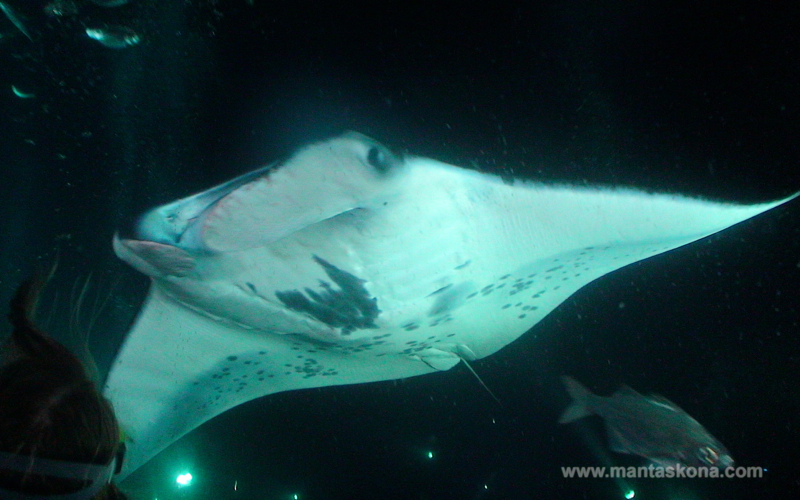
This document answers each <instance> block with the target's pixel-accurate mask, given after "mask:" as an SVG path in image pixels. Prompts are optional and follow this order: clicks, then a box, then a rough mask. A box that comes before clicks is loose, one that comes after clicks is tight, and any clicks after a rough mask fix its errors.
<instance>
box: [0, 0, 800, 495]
mask: <svg viewBox="0 0 800 500" xmlns="http://www.w3.org/2000/svg"><path fill="white" fill-rule="evenodd" d="M5 3H7V4H8V5H11V6H12V7H13V8H15V9H16V10H17V11H18V12H19V14H20V16H22V17H23V19H24V21H25V23H26V26H27V27H28V30H29V31H30V32H31V35H32V38H33V41H31V40H28V39H27V38H26V37H25V36H23V35H22V34H21V33H19V32H18V31H16V29H15V28H14V27H13V25H12V24H11V23H10V22H8V21H7V20H6V19H4V18H0V34H2V35H3V36H2V37H0V123H2V134H0V158H2V160H1V163H0V164H1V165H2V167H0V299H2V301H3V303H5V302H6V301H7V299H8V298H9V297H10V294H11V293H12V291H13V288H14V287H15V286H16V284H17V283H18V282H19V281H20V280H21V279H22V278H23V277H24V276H26V275H28V274H29V273H30V272H32V271H33V270H35V269H36V268H37V267H47V266H49V265H50V264H51V263H52V262H53V261H54V259H55V258H56V255H59V261H60V264H59V270H58V273H57V275H56V277H55V279H54V282H53V286H52V287H51V288H50V293H49V294H48V297H47V300H45V307H44V309H45V310H44V311H43V313H44V314H43V316H45V320H46V322H47V325H48V326H49V328H50V329H51V330H52V331H53V332H54V334H55V335H58V336H59V337H61V338H67V337H68V335H69V328H67V325H68V323H69V310H70V308H71V307H72V306H73V305H74V303H75V301H76V300H77V299H76V293H74V292H72V290H73V288H74V286H75V283H76V282H77V283H79V286H80V283H81V282H82V280H85V279H86V277H87V276H89V275H90V273H91V283H92V288H91V290H92V291H93V292H91V291H90V293H89V294H88V296H89V300H88V302H87V303H89V304H91V303H93V301H94V300H95V298H99V300H100V301H103V300H104V299H105V298H108V300H107V302H106V304H105V307H104V308H103V310H102V313H101V314H100V316H99V317H98V319H97V321H96V323H95V325H94V328H93V331H92V338H91V345H92V349H93V351H94V353H95V355H96V357H97V359H98V365H99V367H100V370H101V372H103V371H104V370H106V369H107V367H108V366H109V364H110V363H111V360H112V357H113V353H114V351H115V349H116V348H117V347H118V345H119V343H120V342H121V340H122V338H123V337H124V333H125V331H126V329H127V327H128V325H129V323H130V322H131V321H132V318H133V316H134V314H135V312H136V310H137V309H138V307H139V304H140V302H141V300H142V299H143V297H144V293H145V290H146V286H147V282H146V280H145V279H144V278H143V277H142V276H139V275H137V274H136V273H135V272H133V271H132V270H130V269H128V268H127V267H126V266H124V265H123V264H121V263H120V262H118V261H117V260H116V258H115V257H114V255H113V252H112V251H111V245H110V241H111V237H112V235H113V232H114V231H115V229H116V228H118V227H121V226H123V225H124V224H125V223H127V222H129V221H130V220H131V217H133V216H134V215H135V214H136V213H138V212H139V211H141V210H142V209H144V208H147V207H151V206H154V205H156V204H159V203H163V202H166V201H170V200H172V199H175V198H177V197H180V196H184V195H187V194H190V193H192V192H196V191H200V190H203V189H206V188H208V187H210V186H212V185H213V184H215V183H217V182H220V181H223V180H227V179H229V178H231V177H233V176H235V175H237V174H240V173H243V172H245V171H248V170H250V169H253V168H254V167H257V166H261V165H263V164H266V163H269V162H270V161H272V160H274V159H275V158H277V157H279V156H280V155H281V154H284V153H286V152H289V151H291V150H293V149H295V148H296V147H298V146H299V145H301V144H303V143H305V142H308V141H311V140H314V139H318V138H321V137H325V136H327V135H328V134H332V133H337V132H340V131H342V130H347V129H352V130H357V131H360V132H362V133H364V134H367V135H370V136H372V137H374V138H376V139H378V140H380V141H382V142H384V143H385V144H387V145H389V146H390V147H393V148H395V149H397V150H398V151H402V152H406V151H407V152H412V153H415V154H419V155H423V156H429V157H433V158H436V159H439V160H442V161H446V162H449V163H453V164H456V165H461V166H467V167H473V168H477V169H480V170H483V171H487V172H496V173H502V174H504V175H509V174H510V175H514V176H516V177H520V178H530V179H543V180H548V181H561V182H569V183H576V184H585V183H589V184H605V185H624V186H633V187H639V188H644V189H650V190H658V191H667V192H680V193H685V194H693V195H699V196H705V197H711V198H715V199H724V200H730V201H741V202H745V201H764V200H769V199H775V198H778V197H782V196H786V195H788V194H790V193H792V192H795V191H798V190H800V170H799V169H798V167H799V166H800V165H799V160H800V6H799V5H798V4H797V2H792V1H780V0H775V1H769V2H736V1H733V2H731V1H727V2H723V1H717V2H714V1H680V0H679V1H673V2H650V1H645V2H625V1H611V0H599V1H588V0H587V1H555V2H550V3H547V4H544V3H541V4H540V3H537V2H500V3H496V4H495V3H493V4H491V6H490V4H489V3H487V2H478V3H473V2H464V1H462V2H449V3H448V2H409V1H404V2H397V1H384V2H373V3H372V5H371V6H369V5H358V6H356V5H351V4H348V3H341V2H304V1H298V2H291V3H290V2H268V1H264V0H255V1H254V2H253V5H250V4H249V3H248V2H246V1H245V0H226V1H222V0H220V1H200V0H187V1H185V2H184V1H178V0H175V1H166V0H134V1H132V2H131V3H130V4H129V5H126V6H123V7H120V8H116V9H103V8H101V7H97V6H94V5H92V4H89V3H79V4H77V5H78V7H79V11H78V13H77V14H76V15H74V16H67V17H57V18H49V17H47V16H46V15H45V14H44V13H43V10H42V9H43V7H44V5H45V3H46V2H39V1H35V0H17V1H12V0H9V1H7V2H5ZM106 24H118V25H124V26H127V27H130V28H132V29H134V30H136V31H137V32H138V33H140V35H141V37H142V42H141V43H140V44H139V45H137V46H134V47H130V48H128V49H124V50H112V49H109V48H106V47H103V46H101V45H100V44H98V43H97V42H96V41H93V40H91V39H89V38H88V37H87V36H86V35H85V33H84V32H83V30H84V28H85V27H86V26H90V27H96V26H103V25H106ZM11 85H15V86H16V87H17V88H19V89H20V90H22V91H24V92H29V93H34V94H36V98H33V99H21V98H18V97H16V96H14V94H13V93H12V91H11ZM799 210H800V209H798V202H794V203H791V204H789V205H787V206H785V207H781V208H778V209H776V210H773V211H772V212H770V213H768V214H766V215H763V216H760V217H758V218H757V219H755V220H752V221H750V222H747V223H745V224H742V225H740V226H737V227H735V228H732V229H730V230H728V231H725V232H724V233H722V234H720V235H716V236H713V237H711V238H708V239H706V240H703V241H701V242H699V243H696V244H694V245H692V246H689V247H687V248H683V249H680V250H678V251H675V252H672V253H670V254H668V255H663V256H659V257H657V258H655V259H652V260H651V261H647V262H642V263H638V264H635V265H632V266H629V267H627V268H625V269H623V270H621V271H618V272H616V273H614V274H613V275H610V276H607V277H605V278H603V279H601V280H598V281H597V282H595V283H592V284H591V285H590V286H588V287H586V288H585V289H583V290H582V291H581V292H580V293H578V294H576V295H575V296H574V297H573V298H571V299H570V300H568V301H567V302H565V303H564V304H563V305H562V306H561V307H559V308H558V309H557V310H556V311H555V312H553V313H552V314H551V315H550V316H549V317H547V318H546V319H545V321H543V322H542V323H540V324H539V325H537V326H536V327H535V328H534V329H533V330H532V331H531V332H529V333H527V334H526V335H524V336H523V337H522V338H521V339H520V340H518V341H517V342H516V343H514V344H512V345H511V346H509V347H507V348H506V349H504V350H502V351H501V352H500V353H498V354H495V355H493V356H491V357H489V358H487V359H484V360H481V361H479V362H476V363H474V368H475V369H476V371H477V372H478V373H479V374H480V375H481V377H482V378H483V379H484V380H485V382H486V383H487V384H488V385H489V387H491V388H492V389H493V391H494V392H495V393H496V394H497V395H498V396H499V397H500V399H501V400H502V401H503V405H504V407H500V406H498V405H497V403H495V402H494V401H493V400H492V399H491V397H489V396H488V394H487V393H486V392H485V391H484V390H483V389H482V388H481V387H480V385H479V384H478V383H477V382H476V380H475V379H474V377H473V376H472V375H471V374H470V373H469V372H468V371H467V370H466V368H464V367H463V366H458V367H456V368H454V369H453V370H451V371H449V372H446V373H441V374H436V375H429V376H425V377H420V378H415V379H408V380H401V381H397V382H385V383H376V384H365V385H358V386H348V387H332V388H325V389H318V390H307V391H296V392H291V393H283V394H276V395H273V396H270V397H266V398H262V399H260V400H257V401H255V402H252V403H248V404H246V405H243V406H241V407H239V408H236V409H234V410H232V411H230V412H228V413H226V414H223V415H222V416H220V417H218V418H216V419H214V420H213V421H211V422H210V423H208V424H207V425H205V426H203V427H202V428H200V429H199V430H198V431H196V432H194V433H192V434H191V435H189V436H188V437H186V438H185V439H183V440H181V441H179V442H178V443H176V444H175V445H174V446H173V447H171V448H170V449H169V450H167V451H166V452H165V453H164V454H162V455H161V456H159V457H158V458H157V459H155V460H154V461H152V462H151V463H150V464H148V465H147V466H145V467H144V468H142V469H141V470H140V471H139V472H138V473H137V474H135V475H134V476H132V477H131V478H130V479H129V480H128V481H126V482H125V483H123V487H127V488H128V490H129V492H130V493H131V495H132V496H133V497H134V498H136V499H142V500H152V499H154V498H158V499H159V500H169V499H187V500H188V499H206V498H208V499H237V498H241V499H287V500H288V499H290V498H292V496H293V495H294V494H297V495H298V497H299V498H300V499H309V500H311V499H362V498H363V499H375V498H379V499H392V498H398V499H413V500H417V499H419V500H423V499H426V500H427V499H431V500H433V499H443V500H445V499H470V500H471V499H479V498H482V499H529V498H541V497H558V498H621V492H620V487H619V486H618V485H617V484H615V483H614V482H611V481H607V480H588V479H587V480H565V479H563V478H562V477H561V472H560V467H561V466H572V465H602V463H601V462H600V460H599V459H598V458H597V457H596V456H595V455H594V454H593V453H592V452H591V451H590V450H589V447H588V446H587V444H586V442H585V441H584V437H582V434H581V432H580V431H579V428H577V427H559V426H558V425H557V424H556V423H555V421H556V419H557V417H558V414H559V413H560V412H561V410H562V409H563V408H564V406H565V405H566V404H567V396H566V395H565V394H564V393H563V390H562V388H561V386H560V382H559V381H558V376H559V375H561V374H572V375H573V376H575V377H576V378H578V379H579V380H582V381H583V382H585V383H587V384H588V385H589V386H590V387H592V388H593V389H594V390H596V391H599V392H600V393H604V394H605V393H609V392H611V391H612V390H613V389H614V388H615V387H616V386H618V385H619V384H621V383H627V384H629V385H631V386H633V387H635V388H637V389H639V390H641V391H643V392H656V393H660V394H664V395H665V396H667V397H668V398H670V399H672V400H673V401H675V402H676V403H678V404H679V405H681V406H682V407H683V408H684V409H686V410H687V411H688V412H689V413H690V414H691V415H693V416H694V417H696V418H697V419H698V420H699V421H700V422H702V423H704V424H705V425H706V427H707V428H708V429H709V430H710V431H711V432H712V433H713V434H714V435H715V436H716V437H718V438H719V439H720V440H721V441H722V442H724V443H725V444H726V445H727V446H728V448H729V449H730V450H731V452H732V454H733V455H734V457H735V458H736V459H737V462H738V464H739V465H746V466H751V465H753V466H761V467H765V468H767V469H768V471H767V473H766V477H765V478H763V479H747V480H746V479H741V480H722V481H710V480H705V481H703V480H695V481H690V480H686V481H656V480H651V481H638V482H636V481H634V482H632V484H634V487H635V488H636V490H637V498H665V499H666V498H698V499H700V498H709V499H727V498H742V499H744V498H797V495H798V493H800V473H798V470H797V469H798V466H797V464H798V463H800V461H798V453H797V451H796V450H797V448H798V446H799V445H800V439H799V438H798V433H799V431H798V429H799V428H800V389H799V388H798V381H800V367H799V366H798V363H800V341H799V340H798V331H799V327H798V321H800V305H799V303H798V299H800V293H799V292H798V284H800V269H798V266H799V265H800V229H799V227H800V226H798V223H799V222H800V211H799ZM109 290H111V292H110V293H109ZM84 310H87V311H88V310H91V308H90V307H86V308H84ZM89 316H91V315H90V314H88V313H87V314H84V317H83V319H82V320H81V321H80V322H81V323H82V324H83V326H85V325H86V323H87V322H88V321H89V319H90V318H89ZM595 424H597V423H596V422H589V423H587V424H586V425H585V428H586V429H588V432H589V434H596V433H598V432H599V430H600V427H599V426H598V425H595ZM428 451H433V452H434V458H433V459H432V460H431V459H428V458H427V455H426V454H427V452H428ZM613 458H614V460H615V461H616V462H618V463H623V464H631V463H637V462H636V461H631V460H628V459H626V458H625V457H620V456H616V455H615V456H614V457H613ZM184 470H189V471H191V472H192V473H193V474H194V476H195V478H196V479H195V483H194V485H193V486H192V487H190V488H184V489H180V490H179V489H178V488H177V487H176V486H175V485H174V477H175V475H176V474H177V473H179V472H182V471H184ZM237 482H238V483H237ZM234 484H238V487H237V490H236V491H234V489H233V486H234ZM484 485H486V486H487V487H488V488H484Z"/></svg>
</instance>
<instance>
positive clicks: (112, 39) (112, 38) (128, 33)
mask: <svg viewBox="0 0 800 500" xmlns="http://www.w3.org/2000/svg"><path fill="white" fill-rule="evenodd" d="M86 34H87V35H88V36H89V38H91V39H93V40H97V41H98V42H100V43H101V44H103V45H105V46H106V47H108V48H111V49H124V48H126V47H130V46H132V45H136V44H137V43H139V42H140V41H141V37H140V36H139V34H138V33H136V32H135V31H133V30H132V29H130V28H127V27H125V26H109V27H107V28H86Z"/></svg>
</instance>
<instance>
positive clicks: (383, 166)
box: [367, 146, 391, 172]
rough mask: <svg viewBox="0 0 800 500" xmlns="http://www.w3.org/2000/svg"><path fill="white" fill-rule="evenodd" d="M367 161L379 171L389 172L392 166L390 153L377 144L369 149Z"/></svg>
mask: <svg viewBox="0 0 800 500" xmlns="http://www.w3.org/2000/svg"><path fill="white" fill-rule="evenodd" d="M367 162H368V163H369V164H370V165H371V166H372V167H374V168H375V169H376V170H378V171H379V172H387V171H388V170H389V169H390V168H391V163H390V161H389V155H387V154H386V152H385V151H383V150H382V149H381V148H379V147H377V146H372V147H371V148H369V151H367Z"/></svg>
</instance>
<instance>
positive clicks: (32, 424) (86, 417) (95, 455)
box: [0, 279, 125, 500]
mask: <svg viewBox="0 0 800 500" xmlns="http://www.w3.org/2000/svg"><path fill="white" fill-rule="evenodd" d="M45 282H46V279H37V280H32V281H26V282H25V283H23V284H22V285H20V287H19V288H18V289H17V292H16V295H14V298H13V299H12V300H11V304H10V305H11V308H10V311H9V315H8V318H9V320H10V321H11V325H12V326H13V331H12V333H11V339H10V343H9V345H7V346H5V350H6V353H4V354H6V364H5V365H4V366H2V367H0V451H4V452H7V453H16V454H20V455H27V456H31V457H34V458H48V459H54V460H64V461H71V462H80V463H91V464H100V465H105V464H108V463H109V462H111V460H112V459H113V458H114V456H115V454H116V452H117V448H118V446H119V442H120V430H119V424H118V423H117V419H116V417H115V416H114V410H113V409H112V407H111V403H110V402H109V401H108V400H107V399H106V398H104V397H103V395H102V394H101V393H100V391H99V390H98V388H97V387H96V386H95V384H94V383H93V382H92V381H91V380H90V379H89V377H88V376H87V373H86V370H85V368H84V366H83V365H82V364H81V362H80V360H79V359H78V358H77V357H76V356H75V355H74V354H72V353H71V352H70V351H69V350H68V349H67V348H66V347H64V346H63V345H61V344H60V343H58V342H57V341H55V340H54V339H52V338H50V337H49V336H47V335H46V334H45V333H44V332H42V331H41V330H39V328H37V326H36V324H35V323H34V320H33V315H34V313H35V308H36V303H37V301H38V297H39V293H40V292H41V290H42V288H43V287H44V285H45ZM0 487H3V488H6V489H11V490H15V491H20V492H22V493H23V494H28V495H49V494H64V493H72V492H73V491H77V490H80V489H81V488H82V487H83V484H82V483H80V482H77V484H76V481H74V480H66V479H58V478H52V477H45V476H40V475H34V474H23V473H19V472H12V471H0ZM123 498H125V497H124V495H123V494H122V493H121V492H120V491H119V490H118V489H117V488H116V486H114V485H113V484H110V485H109V486H107V487H106V488H103V489H102V490H101V491H100V492H99V493H98V494H97V495H96V496H95V497H94V499H96V500H114V499H123Z"/></svg>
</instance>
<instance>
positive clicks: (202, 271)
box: [105, 132, 793, 477]
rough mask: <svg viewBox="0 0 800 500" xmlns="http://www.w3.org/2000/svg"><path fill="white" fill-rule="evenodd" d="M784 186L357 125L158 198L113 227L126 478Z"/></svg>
mask: <svg viewBox="0 0 800 500" xmlns="http://www.w3.org/2000/svg"><path fill="white" fill-rule="evenodd" d="M791 198H793V197H790V198H786V199H783V200H778V201H775V202H771V203H761V204H755V205H738V204H731V203H719V202H712V201H706V200H701V199H694V198H689V197H684V196H678V195H673V194H652V193H647V192H643V191H638V190H634V189H627V188H608V187H602V188H601V187H583V186H581V187H576V186H570V185H555V184H545V183H538V182H533V181H520V180H517V181H515V182H509V181H507V180H503V179H501V178H500V177H497V176H494V175H488V174H485V173H480V172H477V171H474V170H468V169H464V168H459V167H456V166H452V165H448V164H445V163H441V162H439V161H436V160H432V159H429V158H422V157H415V156H399V155H396V154H394V153H392V152H391V151H390V150H389V149H387V148H386V147H384V146H383V145H381V144H380V143H378V142H376V141H374V140H372V139H370V138H368V137H365V136H363V135H360V134H357V133H352V132H351V133H348V134H345V135H343V136H340V137H337V138H334V139H330V140H327V141H324V142H318V143H314V144H311V145H308V146H306V147H304V148H302V149H300V150H298V151H297V152H295V153H294V154H293V155H292V156H290V157H289V158H288V159H287V160H285V161H282V162H279V163H276V164H274V165H270V166H268V167H265V168H261V169H259V170H256V171H254V172H251V173H248V174H245V175H243V176H241V177H238V178H236V179H234V180H231V181H229V182H227V183H224V184H222V185H220V186H217V187H215V188H212V189H209V190H208V191H204V192H202V193H199V194H196V195H194V196H190V197H187V198H184V199H181V200H178V201H175V202H173V203H169V204H167V205H163V206H160V207H157V208H155V209H153V210H151V211H149V212H147V213H145V214H144V215H143V216H142V217H141V218H140V219H139V222H138V224H137V225H136V228H135V230H134V231H133V234H130V235H125V236H121V235H116V236H115V238H114V249H115V252H116V254H117V255H118V256H119V257H120V258H121V259H123V260H124V261H126V262H127V263H129V264H130V265H131V266H133V267H134V268H135V269H137V270H139V271H141V272H142V273H144V274H146V275H147V276H149V277H150V278H151V280H152V281H151V286H150V289H149V293H148V296H147V298H146V300H145V303H144V305H143V307H142V309H141V311H140V313H139V315H138V317H137V319H136V320H135V323H134V325H133V327H132V329H131V331H130V332H129V334H128V335H127V337H126V340H125V342H124V344H123V346H122V348H121V350H120V352H119V354H118V356H117V357H116V359H115V361H114V363H113V365H112V367H111V370H110V373H109V376H108V379H107V382H106V386H105V394H106V395H107V396H108V397H109V398H110V399H111V401H112V402H113V404H114V407H115V408H116V411H117V414H118V416H119V419H120V421H121V424H122V427H123V429H124V432H125V435H126V437H127V441H128V442H127V446H128V459H127V462H126V465H125V468H124V470H123V472H122V477H125V476H127V475H128V474H130V473H131V472H132V471H134V470H136V469H137V468H138V467H140V466H141V465H142V464H144V463H145V462H146V461H148V460H149V459H150V458H152V457H153V456H154V455H156V454H157V453H158V452H160V451H161V450H163V449H164V448H165V447H167V446H168V445H169V444H171V443H173V442H174V441H176V440H177V439H179V438H180V437H181V436H183V435H184V434H186V433H188V432H189V431H191V430H193V429H195V428H196V427H198V426H200V425H201V424H203V423H204V422H206V421H207V420H209V419H211V418H213V417H215V416H216V415H219V414H220V413H222V412H224V411H226V410H228V409H230V408H232V407H234V406H237V405H239V404H242V403H244V402H246V401H249V400H252V399H255V398H258V397H261V396H265V395H267V394H273V393H276V392H280V391H288V390H293V389H302V388H310V387H321V386H329V385H340V384H356V383H363V382H372V381H380V380H390V379H399V378H404V377H411V376H415V375H423V374H427V373H433V372H437V371H442V370H448V369H450V368H452V367H453V366H455V365H456V364H457V363H459V362H460V361H461V360H476V359H480V358H483V357H486V356H489V355H490V354H492V353H495V352H497V351H498V350H500V349H501V348H503V347H504V346H506V345H508V344H509V343H511V342H513V341H514V340H515V339H517V338H519V337H520V336H521V335H522V334H523V333H525V332H526V331H528V330H530V329H531V327H533V326H534V325H536V324H537V323H538V322H539V321H541V320H542V318H544V317H545V316H546V315H547V314H548V313H550V312H551V311H552V310H553V309H554V308H556V306H558V305H559V304H561V303H562V302H564V301H565V300H566V299H567V298H568V297H569V296H570V295H572V294H573V293H575V292H576V291H577V290H579V289H580V288H581V287H583V286H584V285H586V284H587V283H589V282H591V281H593V280H596V279H597V278H599V277H601V276H603V275H605V274H608V273H610V272H612V271H614V270H616V269H619V268H621V267H623V266H626V265H628V264H631V263H633V262H636V261H640V260H642V259H646V258H648V257H652V256H654V255H657V254H660V253H664V252H666V251H668V250H672V249H674V248H677V247H680V246H682V245H686V244H688V243H691V242H693V241H696V240H698V239H700V238H703V237H705V236H708V235H710V234H713V233H716V232H718V231H721V230H723V229H725V228H728V227H730V226H732V225H734V224H737V223H739V222H742V221H744V220H746V219H749V218H751V217H753V216H755V215H758V214H760V213H762V212H764V211H766V210H769V209H771V208H773V207H776V206H778V205H780V204H782V203H785V202H786V201H788V200H790V199H791Z"/></svg>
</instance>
